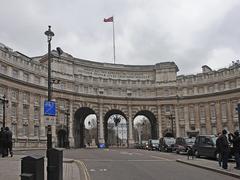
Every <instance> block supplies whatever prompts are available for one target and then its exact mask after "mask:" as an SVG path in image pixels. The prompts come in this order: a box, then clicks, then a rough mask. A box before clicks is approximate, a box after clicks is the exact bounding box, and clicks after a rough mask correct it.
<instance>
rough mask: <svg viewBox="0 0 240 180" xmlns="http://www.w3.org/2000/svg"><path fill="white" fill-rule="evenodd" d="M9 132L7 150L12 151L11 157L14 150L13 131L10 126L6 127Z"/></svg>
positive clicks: (7, 132)
mask: <svg viewBox="0 0 240 180" xmlns="http://www.w3.org/2000/svg"><path fill="white" fill-rule="evenodd" d="M5 130H6V134H7V151H8V152H9V153H10V155H11V157H12V156H13V152H12V131H10V129H9V128H8V127H6V128H5Z"/></svg>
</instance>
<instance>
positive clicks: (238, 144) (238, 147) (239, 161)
mask: <svg viewBox="0 0 240 180" xmlns="http://www.w3.org/2000/svg"><path fill="white" fill-rule="evenodd" d="M228 139H229V141H230V142H231V143H232V144H233V153H234V156H235V160H236V167H234V168H235V169H238V170H240V136H239V131H235V132H234V134H232V133H230V134H229V137H228Z"/></svg>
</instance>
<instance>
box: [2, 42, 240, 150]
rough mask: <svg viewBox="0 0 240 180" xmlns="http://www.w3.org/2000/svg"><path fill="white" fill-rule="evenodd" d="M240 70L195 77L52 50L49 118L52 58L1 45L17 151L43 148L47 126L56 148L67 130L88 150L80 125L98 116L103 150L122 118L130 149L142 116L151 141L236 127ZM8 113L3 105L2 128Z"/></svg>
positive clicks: (169, 66)
mask: <svg viewBox="0 0 240 180" xmlns="http://www.w3.org/2000/svg"><path fill="white" fill-rule="evenodd" d="M226 66H227V65H226ZM239 67H240V65H239V63H238V62H234V63H232V64H231V65H229V66H228V67H227V68H222V69H218V70H212V69H211V68H210V67H208V66H206V65H204V66H202V72H199V73H198V74H194V75H178V74H177V73H178V67H177V65H176V64H175V63H174V62H160V63H157V64H155V65H141V66H139V65H123V64H111V63H99V62H93V61H88V60H83V59H79V58H75V57H73V56H71V55H69V54H67V53H63V54H62V55H61V56H59V55H58V54H57V52H56V51H54V50H53V51H52V81H53V88H52V91H53V99H54V100H55V101H56V106H57V115H56V116H55V117H46V116H44V113H43V111H44V107H43V104H44V100H46V99H47V70H48V69H47V56H46V55H43V56H38V57H28V56H27V55H24V54H22V53H20V52H17V51H14V50H12V49H11V48H9V47H7V46H5V45H3V44H0V76H1V77H0V96H1V97H3V95H5V96H6V99H7V100H8V103H7V104H6V110H5V120H6V126H8V127H10V129H11V130H12V131H13V139H14V146H15V147H45V146H46V141H47V138H46V130H47V128H46V122H49V121H50V122H52V133H53V143H54V144H55V146H57V144H58V142H57V141H58V137H57V136H58V133H59V132H60V131H63V130H65V129H66V126H68V128H69V141H70V146H71V147H83V134H84V133H83V128H84V122H83V121H84V119H85V118H86V117H87V116H88V115H89V114H95V115H96V118H97V141H98V142H97V143H99V144H101V143H105V144H106V145H107V144H108V133H107V123H108V119H109V117H110V116H111V115H113V114H119V115H121V117H124V118H125V119H126V123H127V143H128V146H129V147H131V146H132V145H133V144H134V139H133V121H134V118H135V117H136V116H138V115H144V116H146V117H147V118H148V119H149V122H150V125H151V128H150V130H151V138H154V139H157V138H160V137H163V136H165V134H166V133H168V132H169V131H171V128H173V131H172V132H174V136H186V135H187V134H188V133H191V132H198V133H200V134H216V133H217V132H220V131H221V130H222V129H223V128H224V129H227V130H229V131H234V130H235V129H238V128H239V127H238V113H237V111H236V107H237V104H238V103H239V100H240V69H239ZM54 82H57V83H54ZM66 110H68V112H69V121H68V122H66ZM3 114H4V113H3V103H0V126H2V123H3ZM169 117H173V118H172V121H170V119H171V118H169ZM66 123H68V124H66Z"/></svg>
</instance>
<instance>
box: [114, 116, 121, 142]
mask: <svg viewBox="0 0 240 180" xmlns="http://www.w3.org/2000/svg"><path fill="white" fill-rule="evenodd" d="M113 121H114V123H115V126H116V127H117V146H118V124H119V123H120V121H121V118H120V117H119V116H118V115H115V116H113Z"/></svg>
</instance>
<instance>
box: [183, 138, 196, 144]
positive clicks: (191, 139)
mask: <svg viewBox="0 0 240 180" xmlns="http://www.w3.org/2000/svg"><path fill="white" fill-rule="evenodd" d="M185 141H186V143H187V144H194V142H195V138H186V139H185Z"/></svg>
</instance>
